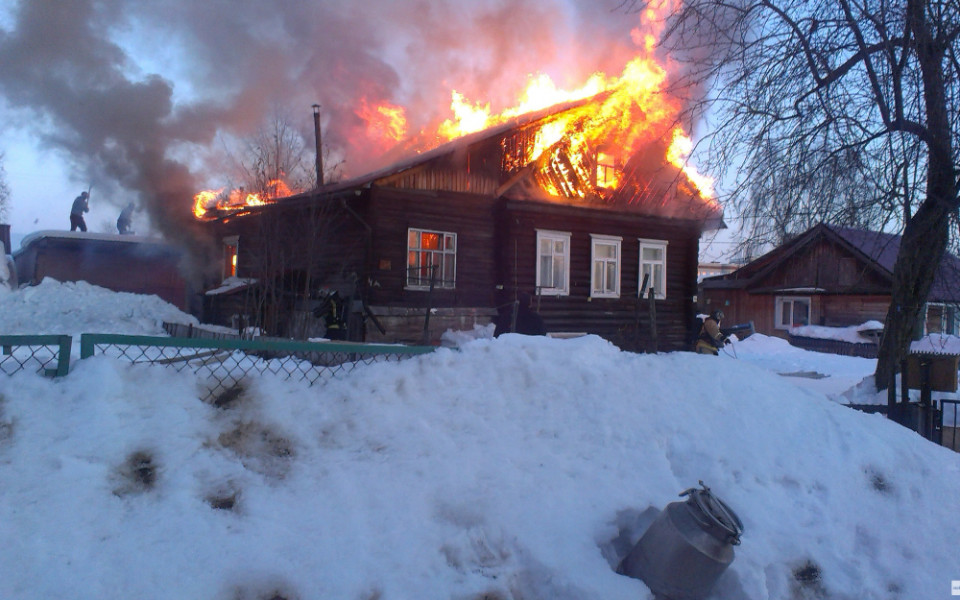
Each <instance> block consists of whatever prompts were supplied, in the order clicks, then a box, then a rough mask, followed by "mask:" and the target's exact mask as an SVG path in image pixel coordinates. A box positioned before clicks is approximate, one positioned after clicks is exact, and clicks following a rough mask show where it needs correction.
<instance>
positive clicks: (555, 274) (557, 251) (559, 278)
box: [536, 230, 570, 296]
mask: <svg viewBox="0 0 960 600" xmlns="http://www.w3.org/2000/svg"><path fill="white" fill-rule="evenodd" d="M537 248H538V251H537V262H536V265H537V274H536V278H537V279H536V280H537V291H538V292H539V293H540V294H545V295H554V296H558V295H567V294H568V293H569V284H568V281H569V278H570V256H569V253H570V252H569V248H570V234H569V233H566V232H561V231H545V230H537Z"/></svg>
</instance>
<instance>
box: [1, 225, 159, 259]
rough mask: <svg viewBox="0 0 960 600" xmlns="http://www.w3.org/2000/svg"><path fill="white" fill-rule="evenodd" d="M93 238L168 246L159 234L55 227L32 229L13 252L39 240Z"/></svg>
mask: <svg viewBox="0 0 960 600" xmlns="http://www.w3.org/2000/svg"><path fill="white" fill-rule="evenodd" d="M44 239H49V240H93V241H99V242H113V243H118V244H153V245H158V246H169V247H170V248H173V246H170V244H169V243H168V242H167V240H165V239H164V238H162V237H159V236H145V235H120V234H119V233H93V232H89V231H86V232H84V231H60V230H55V229H45V230H41V231H34V232H33V233H30V234H27V235H26V236H24V238H23V240H22V241H21V242H20V248H19V249H18V250H17V251H16V252H15V253H14V254H20V253H21V252H23V251H24V250H25V249H26V248H27V247H29V246H30V245H31V244H34V243H37V242H39V241H41V240H44Z"/></svg>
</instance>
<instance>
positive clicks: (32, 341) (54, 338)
mask: <svg viewBox="0 0 960 600" xmlns="http://www.w3.org/2000/svg"><path fill="white" fill-rule="evenodd" d="M72 343H73V338H72V337H70V336H69V335H0V373H5V374H7V375H13V374H14V373H16V372H18V371H32V372H34V373H43V374H44V375H50V376H57V377H60V376H63V375H66V374H67V373H68V372H69V370H70V348H71V345H72Z"/></svg>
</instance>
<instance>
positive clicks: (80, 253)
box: [13, 231, 188, 310]
mask: <svg viewBox="0 0 960 600" xmlns="http://www.w3.org/2000/svg"><path fill="white" fill-rule="evenodd" d="M182 256H183V253H182V252H181V251H180V250H179V249H178V248H176V247H174V246H171V245H170V244H167V243H166V242H164V241H163V240H160V239H158V238H150V237H145V236H138V235H119V234H109V233H88V232H74V231H37V232H34V233H32V234H30V235H28V236H26V237H24V238H23V241H22V242H21V244H20V248H19V249H18V250H17V251H16V252H14V254H13V260H14V263H15V264H16V267H17V275H18V279H19V281H20V284H21V285H22V284H28V285H36V284H38V283H40V282H41V281H42V280H43V279H44V278H45V277H50V278H53V279H56V280H58V281H86V282H87V283H90V284H93V285H98V286H100V287H104V288H107V289H110V290H114V291H117V292H131V293H135V294H155V295H157V296H159V297H160V298H162V299H163V300H166V301H167V302H169V303H170V304H173V305H174V306H176V307H177V308H179V309H181V310H187V305H188V298H187V285H186V280H185V279H184V277H183V276H182V275H181V274H180V271H179V265H180V260H181V258H182Z"/></svg>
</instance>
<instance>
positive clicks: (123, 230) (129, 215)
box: [117, 202, 135, 235]
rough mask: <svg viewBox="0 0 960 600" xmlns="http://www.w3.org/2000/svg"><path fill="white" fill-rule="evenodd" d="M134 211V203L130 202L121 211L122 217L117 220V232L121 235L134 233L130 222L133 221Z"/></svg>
mask: <svg viewBox="0 0 960 600" xmlns="http://www.w3.org/2000/svg"><path fill="white" fill-rule="evenodd" d="M134 209H135V207H134V205H133V202H130V203H129V204H127V205H126V206H125V207H124V209H123V210H121V211H120V217H119V218H118V219H117V231H118V232H119V233H120V235H126V234H132V233H133V232H132V231H130V222H131V221H132V220H133V211H134Z"/></svg>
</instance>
